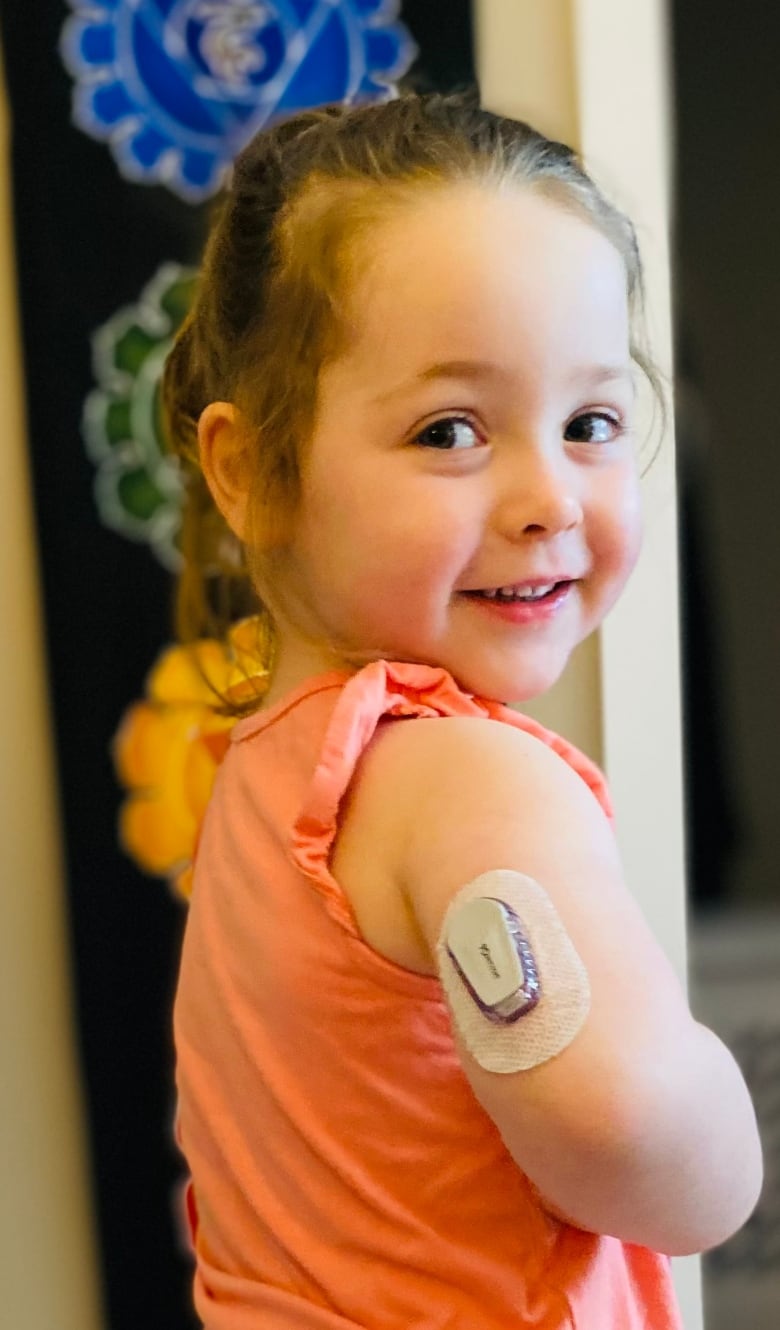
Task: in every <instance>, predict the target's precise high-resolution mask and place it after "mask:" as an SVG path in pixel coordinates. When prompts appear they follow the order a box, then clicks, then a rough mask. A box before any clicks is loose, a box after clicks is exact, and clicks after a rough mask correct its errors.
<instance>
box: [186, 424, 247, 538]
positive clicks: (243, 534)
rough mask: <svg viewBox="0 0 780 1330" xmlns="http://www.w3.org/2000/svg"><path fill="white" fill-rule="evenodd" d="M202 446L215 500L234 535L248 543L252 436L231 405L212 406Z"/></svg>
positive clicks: (202, 459)
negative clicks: (250, 436)
mask: <svg viewBox="0 0 780 1330" xmlns="http://www.w3.org/2000/svg"><path fill="white" fill-rule="evenodd" d="M198 446H199V448H200V466H201V470H202V472H203V475H204V477H205V480H206V484H207V485H208V487H209V489H210V490H211V497H212V498H213V500H214V502H215V504H216V505H217V507H218V508H219V511H220V512H221V514H222V516H223V517H224V519H225V521H226V522H227V524H228V526H229V527H230V529H231V531H232V532H233V533H234V535H236V536H238V538H239V540H241V541H245V540H246V538H247V536H248V518H249V494H250V488H251V484H252V471H251V461H250V452H249V432H248V430H247V429H246V425H245V422H244V420H243V418H242V416H241V413H240V412H239V411H238V410H237V409H236V407H234V406H233V404H232V403H231V402H210V403H209V405H208V406H207V407H206V408H205V410H204V411H203V412H202V413H201V416H200V420H199V421H198Z"/></svg>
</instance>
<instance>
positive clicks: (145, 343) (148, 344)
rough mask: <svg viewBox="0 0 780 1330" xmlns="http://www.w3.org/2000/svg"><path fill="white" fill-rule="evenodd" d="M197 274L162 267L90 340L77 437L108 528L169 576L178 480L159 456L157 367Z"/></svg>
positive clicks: (170, 462)
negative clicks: (147, 550) (93, 469)
mask: <svg viewBox="0 0 780 1330" xmlns="http://www.w3.org/2000/svg"><path fill="white" fill-rule="evenodd" d="M195 280H196V273H195V272H194V270H193V269H191V268H183V267H181V266H180V265H179V264H176V263H165V264H163V265H162V267H161V268H159V270H158V271H157V273H156V274H155V276H154V277H153V278H152V280H151V281H150V282H149V283H148V285H147V286H145V287H144V289H143V291H142V292H141V295H140V298H139V300H138V302H137V303H136V304H135V305H129V306H126V307H125V308H123V309H120V310H117V312H116V314H114V315H113V316H112V317H111V318H110V319H109V320H108V322H107V323H104V324H103V326H102V327H101V328H98V330H97V332H95V333H94V334H93V337H92V354H93V364H94V370H95V378H96V380H97V382H98V385H99V386H98V387H96V388H94V389H93V390H92V392H91V393H90V394H89V396H88V397H87V399H86V401H85V403H84V416H83V433H84V442H85V444H86V448H87V452H88V453H89V456H90V457H91V458H92V460H93V461H94V462H95V464H96V466H97V474H96V476H95V500H96V502H97V507H98V511H99V513H100V517H101V519H102V521H103V522H104V523H105V525H106V526H109V527H111V528H112V530H114V531H119V532H121V534H122V535H123V536H127V537H129V539H130V540H136V541H143V542H145V543H147V544H149V545H150V546H151V548H152V550H153V552H154V554H155V555H156V556H157V558H158V559H159V560H160V562H161V563H162V564H163V565H164V566H165V567H166V568H169V569H171V570H172V571H176V570H177V569H178V567H179V564H180V556H179V552H178V545H177V542H178V535H179V528H180V525H181V508H182V497H183V492H182V482H181V476H180V473H179V469H178V466H177V463H176V460H175V459H174V458H172V457H170V456H168V455H167V454H166V452H165V445H164V441H163V433H162V415H161V404H160V379H161V375H162V369H163V363H164V361H165V357H166V356H167V354H168V351H169V350H170V347H171V344H172V342H173V338H174V335H175V333H176V329H177V328H178V327H179V324H180V323H181V321H182V319H183V318H184V316H185V314H186V313H187V310H188V309H189V308H190V305H191V303H192V299H193V295H194V288H195Z"/></svg>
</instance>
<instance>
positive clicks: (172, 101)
mask: <svg viewBox="0 0 780 1330" xmlns="http://www.w3.org/2000/svg"><path fill="white" fill-rule="evenodd" d="M69 3H70V5H71V8H72V9H73V10H74V13H73V14H72V15H71V16H70V17H69V18H68V19H67V20H66V22H65V26H64V28H63V32H62V42H61V50H62V56H63V60H64V62H65V64H66V66H67V68H68V70H69V71H70V73H71V74H72V75H73V77H74V79H75V80H76V87H75V89H74V99H73V118H74V121H75V122H76V124H77V125H78V126H79V127H80V128H81V129H83V130H84V131H85V132H86V133H87V134H89V135H91V136H92V137H93V138H96V139H101V140H108V142H109V144H110V146H111V149H112V151H113V153H114V156H115V158H116V160H117V163H118V165H119V169H120V171H121V172H122V174H123V175H124V176H125V177H127V178H128V179H131V180H136V181H141V182H145V183H149V184H165V185H167V186H168V188H169V189H171V190H173V191H174V193H176V194H178V195H180V196H181V197H182V198H184V199H186V200H187V201H188V202H191V203H197V202H200V201H201V200H202V199H205V198H207V197H209V196H210V195H211V194H213V193H215V192H216V190H217V189H218V188H219V187H220V184H221V183H222V180H223V177H224V174H225V171H226V169H227V168H228V166H229V165H230V163H231V162H232V161H233V159H234V157H235V156H236V154H237V153H238V152H239V151H240V150H241V148H242V147H243V146H244V144H245V143H246V142H247V141H248V140H249V139H250V138H251V136H252V135H253V134H254V133H255V132H256V130H258V129H260V128H262V127H263V126H264V125H267V124H268V123H270V122H271V121H272V120H274V119H275V118H277V117H280V116H283V115H289V114H291V113H292V112H293V111H296V110H301V109H303V108H305V107H309V106H321V105H323V104H324V103H326V102H353V101H372V100H376V101H379V100H386V99H387V98H388V97H391V96H393V93H394V88H393V80H395V79H397V78H399V77H400V76H401V75H402V74H403V73H405V72H406V70H407V69H408V68H409V66H410V64H411V63H412V61H413V59H414V58H415V56H416V54H417V48H416V46H415V44H414V42H413V40H412V38H411V36H410V34H409V32H408V31H407V29H406V28H405V26H404V25H403V24H402V23H401V22H399V21H397V16H398V10H399V0H69Z"/></svg>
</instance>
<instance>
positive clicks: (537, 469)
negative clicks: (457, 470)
mask: <svg viewBox="0 0 780 1330" xmlns="http://www.w3.org/2000/svg"><path fill="white" fill-rule="evenodd" d="M582 521H583V510H582V502H581V499H580V495H579V493H578V487H577V484H576V477H575V476H574V475H572V472H571V469H570V467H568V466H567V465H566V462H565V460H563V459H558V460H552V459H550V458H548V457H546V456H544V455H542V454H535V455H533V456H532V457H528V456H526V457H525V458H524V459H523V461H522V463H521V464H519V465H517V466H516V467H515V468H514V469H513V474H512V478H511V482H510V483H509V484H508V485H507V486H506V487H505V489H504V491H503V496H502V499H501V501H500V503H499V505H498V524H499V526H500V529H501V531H502V533H503V534H504V535H506V536H507V537H508V538H509V539H511V540H522V539H527V538H529V537H545V536H546V537H550V536H557V535H559V534H560V533H561V532H564V531H570V530H572V529H573V528H575V527H578V526H579V525H580V524H581V523H582Z"/></svg>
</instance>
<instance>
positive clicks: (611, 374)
mask: <svg viewBox="0 0 780 1330" xmlns="http://www.w3.org/2000/svg"><path fill="white" fill-rule="evenodd" d="M511 377H512V375H511V372H510V371H509V370H508V369H505V368H504V367H503V366H502V365H497V364H494V363H493V361H490V360H442V361H439V362H437V363H436V364H435V365H429V366H428V367H427V368H426V369H424V370H422V371H421V372H420V373H419V374H417V375H416V376H415V377H414V378H413V379H407V380H405V381H404V382H403V383H400V384H397V385H396V387H395V388H390V389H389V391H388V392H386V393H382V394H380V396H379V397H377V398H376V399H375V400H376V401H377V402H386V401H389V400H390V399H392V398H393V397H398V396H400V395H401V394H402V393H405V392H409V391H411V390H412V389H413V388H416V387H417V386H418V385H419V384H421V383H430V382H431V381H432V380H435V379H469V380H471V381H472V382H475V383H478V382H484V381H486V380H490V379H493V380H497V381H502V380H503V381H506V380H508V379H510V378H511ZM621 380H624V381H627V382H628V383H629V384H630V385H631V387H632V388H633V389H634V392H636V383H635V381H634V374H633V372H632V370H631V368H630V367H629V366H627V365H586V366H584V367H583V368H582V369H580V370H575V372H574V373H573V374H572V375H571V376H570V382H571V383H572V385H573V386H581V387H583V388H586V387H597V386H600V385H601V384H605V383H616V382H619V381H621Z"/></svg>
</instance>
